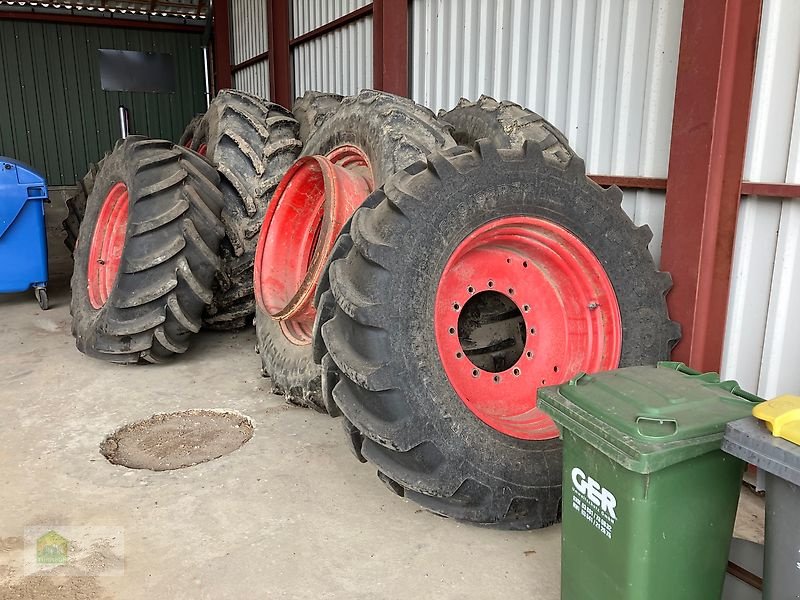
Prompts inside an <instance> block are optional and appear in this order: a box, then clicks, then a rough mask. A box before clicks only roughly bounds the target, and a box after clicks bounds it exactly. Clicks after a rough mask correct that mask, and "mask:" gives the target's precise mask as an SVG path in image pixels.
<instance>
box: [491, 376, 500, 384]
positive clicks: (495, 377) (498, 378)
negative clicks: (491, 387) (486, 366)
mask: <svg viewBox="0 0 800 600" xmlns="http://www.w3.org/2000/svg"><path fill="white" fill-rule="evenodd" d="M492 379H494V382H495V383H500V375H495V376H494V377H492Z"/></svg>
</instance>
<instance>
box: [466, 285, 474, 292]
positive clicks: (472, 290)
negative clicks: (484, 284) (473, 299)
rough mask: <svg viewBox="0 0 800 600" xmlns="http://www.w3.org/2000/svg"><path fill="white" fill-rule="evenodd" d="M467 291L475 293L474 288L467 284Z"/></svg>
mask: <svg viewBox="0 0 800 600" xmlns="http://www.w3.org/2000/svg"><path fill="white" fill-rule="evenodd" d="M467 291H468V292H469V293H470V294H474V293H475V288H474V287H472V286H469V287H468V288H467Z"/></svg>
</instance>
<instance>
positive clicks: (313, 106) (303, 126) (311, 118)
mask: <svg viewBox="0 0 800 600" xmlns="http://www.w3.org/2000/svg"><path fill="white" fill-rule="evenodd" d="M342 98H343V96H340V95H339V94H331V93H329V92H315V91H307V92H306V93H305V94H303V95H302V97H300V98H298V99H297V100H295V101H294V104H292V114H293V115H294V118H295V119H297V122H298V123H299V124H300V130H299V131H300V134H299V135H300V141H301V142H303V144H305V143H306V142H307V141H308V138H310V137H311V134H313V133H314V132H315V131H316V130H317V129H319V128H320V126H322V124H323V123H324V122H325V119H327V118H328V117H329V116H330V115H332V114H333V113H334V112H336V111H337V110H338V109H339V106H340V105H341V103H342Z"/></svg>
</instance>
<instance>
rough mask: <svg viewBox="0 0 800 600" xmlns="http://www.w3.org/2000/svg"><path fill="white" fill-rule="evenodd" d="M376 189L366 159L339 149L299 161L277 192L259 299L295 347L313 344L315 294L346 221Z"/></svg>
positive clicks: (262, 248) (258, 273) (260, 263)
mask: <svg viewBox="0 0 800 600" xmlns="http://www.w3.org/2000/svg"><path fill="white" fill-rule="evenodd" d="M373 188H374V182H373V178H372V171H371V169H370V165H369V161H368V159H367V157H366V155H365V154H364V153H363V152H362V151H361V150H359V149H358V148H356V147H354V146H340V147H338V148H335V149H334V150H333V151H331V152H330V153H328V154H327V155H325V156H321V155H315V156H306V157H303V158H300V159H299V160H297V161H296V162H295V163H294V165H292V167H291V168H290V169H289V170H288V171H287V172H286V174H285V175H284V177H283V179H282V180H281V182H280V184H279V185H278V188H277V189H276V190H275V194H274V196H273V199H272V202H270V205H269V208H268V209H267V213H266V215H265V217H264V224H263V226H262V228H261V235H260V237H259V240H258V246H257V248H256V257H255V269H254V270H255V283H256V285H255V294H256V301H257V302H258V304H259V306H260V308H261V309H262V310H263V311H264V312H266V313H267V314H268V315H269V316H270V317H271V318H272V319H274V320H276V321H279V322H280V324H281V328H282V330H283V332H284V334H285V335H286V337H287V338H288V339H289V340H291V341H292V342H294V343H296V344H298V345H305V344H309V343H311V331H312V328H313V324H314V318H315V315H316V311H315V309H314V305H313V298H314V292H315V290H316V288H317V284H318V283H319V280H320V278H321V277H322V272H323V270H324V268H325V263H326V262H327V259H328V256H329V255H330V252H331V250H332V248H333V244H334V243H335V242H336V237H337V236H338V235H339V232H340V231H341V229H342V227H343V226H344V224H345V223H346V222H347V219H349V218H350V216H351V215H352V214H353V212H354V211H355V210H356V208H358V207H359V206H360V205H361V203H362V202H363V201H364V199H365V198H366V197H367V196H368V195H369V194H370V193H371V192H372V190H373Z"/></svg>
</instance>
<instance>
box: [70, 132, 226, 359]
mask: <svg viewBox="0 0 800 600" xmlns="http://www.w3.org/2000/svg"><path fill="white" fill-rule="evenodd" d="M117 182H123V183H125V185H126V186H127V188H128V198H129V200H128V202H129V218H128V228H127V233H126V238H125V246H124V249H123V251H122V260H121V263H120V270H119V274H118V276H117V280H116V282H115V283H114V285H113V288H112V290H111V293H110V295H109V297H108V300H107V301H106V303H105V304H104V305H103V306H102V307H100V308H99V309H95V308H94V307H93V306H92V305H91V303H90V301H89V293H88V289H87V273H88V264H89V260H92V259H93V257H91V256H90V255H89V254H90V246H91V241H92V236H93V235H94V230H95V227H96V225H97V219H98V216H99V213H100V209H101V207H102V205H103V202H104V200H105V198H106V195H107V194H108V191H109V190H110V189H111V187H112V186H113V185H114V184H115V183H117ZM219 182H220V179H219V174H218V173H217V171H216V169H214V167H213V166H212V165H211V164H210V163H209V162H208V161H206V160H205V159H204V158H203V157H201V156H200V155H198V154H196V153H195V152H192V151H191V150H188V149H186V148H184V147H182V146H179V145H176V144H173V143H172V142H168V141H165V140H153V139H149V138H145V137H141V136H130V137H128V138H127V139H125V140H124V141H121V142H119V143H118V144H117V147H116V148H115V149H114V151H113V152H112V153H111V154H110V155H109V156H108V158H106V159H105V161H104V163H103V168H102V169H101V170H100V171H99V172H98V174H97V178H96V179H95V185H94V188H93V190H92V193H91V194H90V195H89V198H88V201H87V204H86V214H85V217H84V220H83V222H82V224H81V229H80V234H79V236H78V243H77V245H76V247H75V270H74V272H73V275H72V282H71V287H72V302H71V305H70V312H71V313H72V333H73V335H74V336H75V339H76V345H77V347H78V349H79V350H80V351H81V352H83V353H84V354H87V355H89V356H93V357H96V358H101V359H105V360H109V361H111V362H117V363H136V362H140V361H146V362H160V361H162V360H164V359H166V358H168V357H169V356H171V355H173V354H176V353H182V352H184V351H185V350H186V349H187V348H188V347H189V341H190V338H191V336H192V335H193V334H194V333H196V332H197V331H199V330H200V325H201V322H202V321H201V316H202V314H203V310H204V309H205V307H206V305H207V304H208V303H209V302H210V301H211V298H212V285H213V281H214V276H215V274H216V272H217V270H218V268H219V266H220V264H219V258H218V257H217V250H218V248H219V243H220V240H221V239H222V237H223V235H224V234H225V230H224V228H223V226H222V222H221V220H220V213H221V211H222V206H223V199H222V193H221V192H220V190H219V188H218V186H219Z"/></svg>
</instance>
